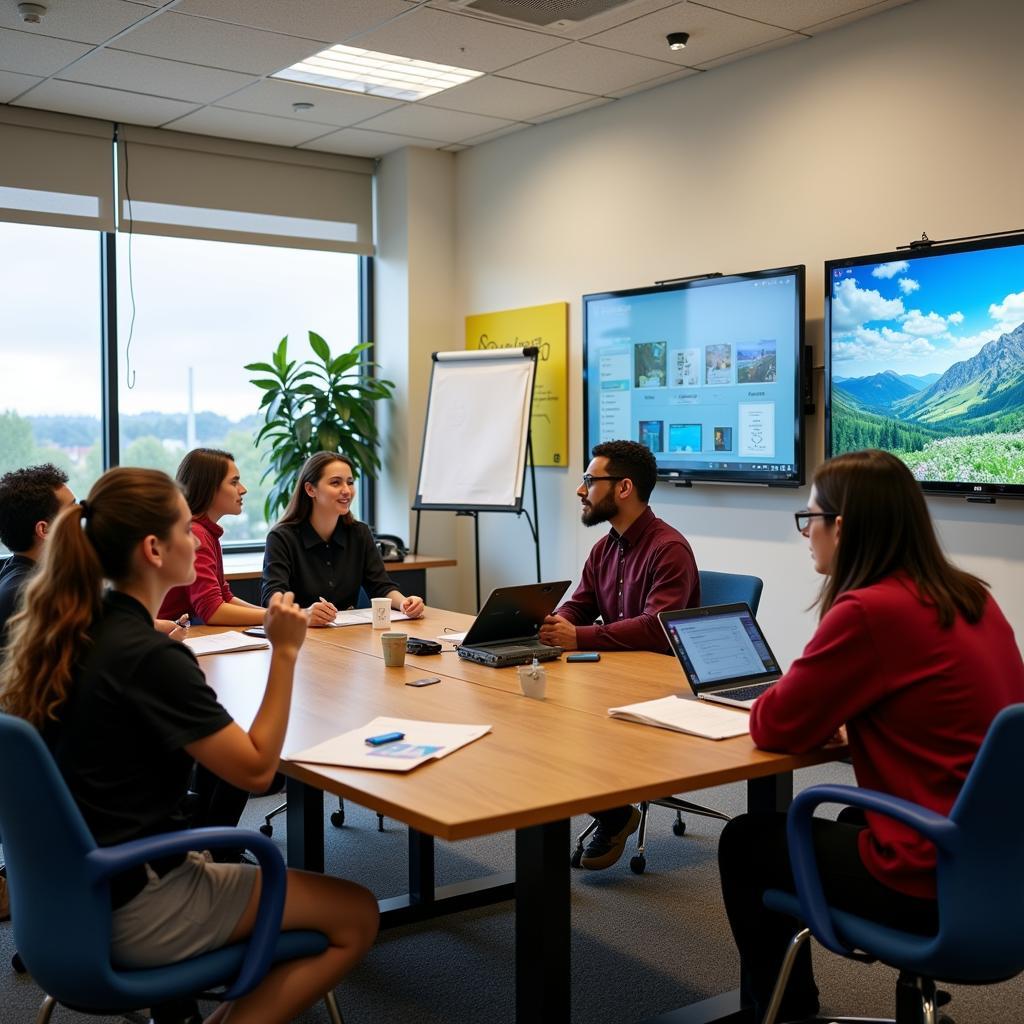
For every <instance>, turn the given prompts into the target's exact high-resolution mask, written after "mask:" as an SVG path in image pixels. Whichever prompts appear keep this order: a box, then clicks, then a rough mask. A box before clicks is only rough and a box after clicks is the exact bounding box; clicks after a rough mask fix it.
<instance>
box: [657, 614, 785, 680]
mask: <svg viewBox="0 0 1024 1024" xmlns="http://www.w3.org/2000/svg"><path fill="white" fill-rule="evenodd" d="M658 617H659V618H660V619H661V624H662V626H663V627H664V629H665V632H666V633H667V634H668V638H669V641H670V642H671V644H672V649H673V651H675V654H676V657H677V658H678V659H679V663H680V664H681V665H682V666H683V671H684V672H685V673H686V678H687V679H688V680H689V682H690V686H691V687H692V688H693V691H694V693H700V692H702V691H709V690H719V689H721V688H722V687H724V686H731V685H734V684H737V685H738V684H741V683H756V682H761V681H762V680H768V679H774V678H777V677H778V676H779V675H781V674H782V673H781V670H780V668H779V665H778V662H776V660H775V656H774V655H773V654H772V652H771V649H770V648H769V647H768V642H767V641H766V640H765V638H764V634H763V633H762V632H761V627H760V626H758V624H757V621H756V620H755V619H754V616H753V614H752V613H751V611H750V609H749V608H748V607H747V606H746V605H745V604H726V605H715V606H711V607H707V608H687V609H685V610H682V611H674V612H661V614H660V615H659V616H658Z"/></svg>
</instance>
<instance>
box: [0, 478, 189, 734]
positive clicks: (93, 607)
mask: <svg viewBox="0 0 1024 1024" xmlns="http://www.w3.org/2000/svg"><path fill="white" fill-rule="evenodd" d="M178 493H179V492H178V489H177V487H176V485H175V484H174V482H173V481H172V480H171V479H170V478H169V477H168V476H167V475H166V474H164V473H161V472H159V471H158V470H154V469H134V468H131V469H129V468H127V467H122V468H118V469H112V470H109V471H108V472H106V473H104V474H103V476H101V477H100V479H99V480H97V481H96V483H95V484H94V485H93V487H92V490H91V491H90V492H89V497H88V499H87V500H86V501H83V502H82V503H81V504H78V505H70V506H68V507H67V508H66V509H64V511H63V512H61V513H60V515H58V516H57V518H56V520H55V521H54V523H53V526H51V528H50V532H49V534H48V536H47V540H46V544H45V545H44V546H43V556H42V558H41V559H40V562H39V566H38V568H37V570H36V572H35V573H34V574H33V577H32V579H31V580H30V581H29V583H28V585H27V586H26V587H25V594H24V604H23V608H22V611H20V612H19V613H18V614H17V615H15V616H14V617H13V618H12V619H11V620H10V623H9V626H8V643H7V647H6V649H5V651H4V656H3V662H2V667H0V708H2V709H3V710H4V711H6V712H7V713H8V714H12V715H17V716H19V717H21V718H25V719H27V720H28V721H29V722H31V723H32V724H33V725H35V726H36V727H37V728H39V727H41V726H42V725H43V724H44V723H45V722H46V720H47V719H55V718H56V717H57V710H58V708H59V707H60V706H61V705H62V704H63V703H64V701H65V700H66V699H67V695H68V688H69V686H70V684H71V679H72V675H73V673H74V670H75V667H76V665H77V663H78V662H79V661H80V660H81V658H82V656H83V654H84V653H85V651H86V649H87V647H88V645H89V631H90V629H91V628H92V625H93V623H94V622H95V621H96V619H97V618H98V617H99V614H100V607H101V600H102V594H103V581H104V579H108V580H123V579H125V578H127V577H128V576H129V575H130V571H131V567H132V559H133V557H134V553H135V550H136V547H137V546H138V543H139V541H141V540H142V538H143V537H146V536H149V535H150V534H154V535H156V536H157V537H160V538H161V539H163V538H165V537H166V536H167V535H168V534H169V533H170V530H171V527H172V526H173V525H174V523H175V522H176V521H177V518H178V515H179V507H178Z"/></svg>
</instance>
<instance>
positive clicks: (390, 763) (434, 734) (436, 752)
mask: <svg viewBox="0 0 1024 1024" xmlns="http://www.w3.org/2000/svg"><path fill="white" fill-rule="evenodd" d="M490 731H491V727H490V726H489V725H455V724H453V723H450V722H419V721H416V720H414V719H407V718H375V719H374V720H373V721H372V722H367V724H366V725H364V726H361V727H360V728H358V729H350V730H349V731H348V732H343V733H342V734H341V735H340V736H335V737H334V738H333V739H329V740H326V741H325V742H323V743H318V744H317V745H316V746H315V747H309V748H308V749H307V750H300V751H298V752H297V753H294V754H287V755H286V756H285V760H287V761H298V762H299V763H301V764H326V765H334V766H336V767H341V768H376V769H377V770H378V771H387V772H407V771H410V770H412V769H413V768H415V767H416V766H417V765H421V764H423V762H424V761H436V760H438V759H439V758H442V757H447V756H448V755H449V754H451V753H452V752H453V751H456V750H458V749H459V748H460V747H464V746H466V744H467V743H472V742H473V740H477V739H479V738H480V737H481V736H483V735H485V734H486V733H489V732H490ZM387 732H404V733H405V738H404V739H401V740H397V741H396V742H395V743H385V744H384V745H383V746H380V747H370V746H367V744H366V738H367V737H368V736H380V735H382V734H383V733H387Z"/></svg>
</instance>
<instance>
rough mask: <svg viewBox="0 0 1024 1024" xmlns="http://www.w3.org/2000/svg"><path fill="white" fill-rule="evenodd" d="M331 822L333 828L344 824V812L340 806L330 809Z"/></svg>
mask: <svg viewBox="0 0 1024 1024" xmlns="http://www.w3.org/2000/svg"><path fill="white" fill-rule="evenodd" d="M331 824H332V825H333V826H334V827H335V828H341V827H342V826H343V825H344V824H345V812H344V810H342V809H341V808H340V807H339V808H338V809H337V810H336V811H331Z"/></svg>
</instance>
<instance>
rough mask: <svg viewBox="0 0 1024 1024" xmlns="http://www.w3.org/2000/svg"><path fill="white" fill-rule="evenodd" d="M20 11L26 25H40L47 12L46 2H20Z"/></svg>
mask: <svg viewBox="0 0 1024 1024" xmlns="http://www.w3.org/2000/svg"><path fill="white" fill-rule="evenodd" d="M18 13H19V14H20V15H21V20H22V21H23V22H25V24H26V25H38V24H39V23H40V22H41V21H42V20H43V15H44V14H46V4H18Z"/></svg>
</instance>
